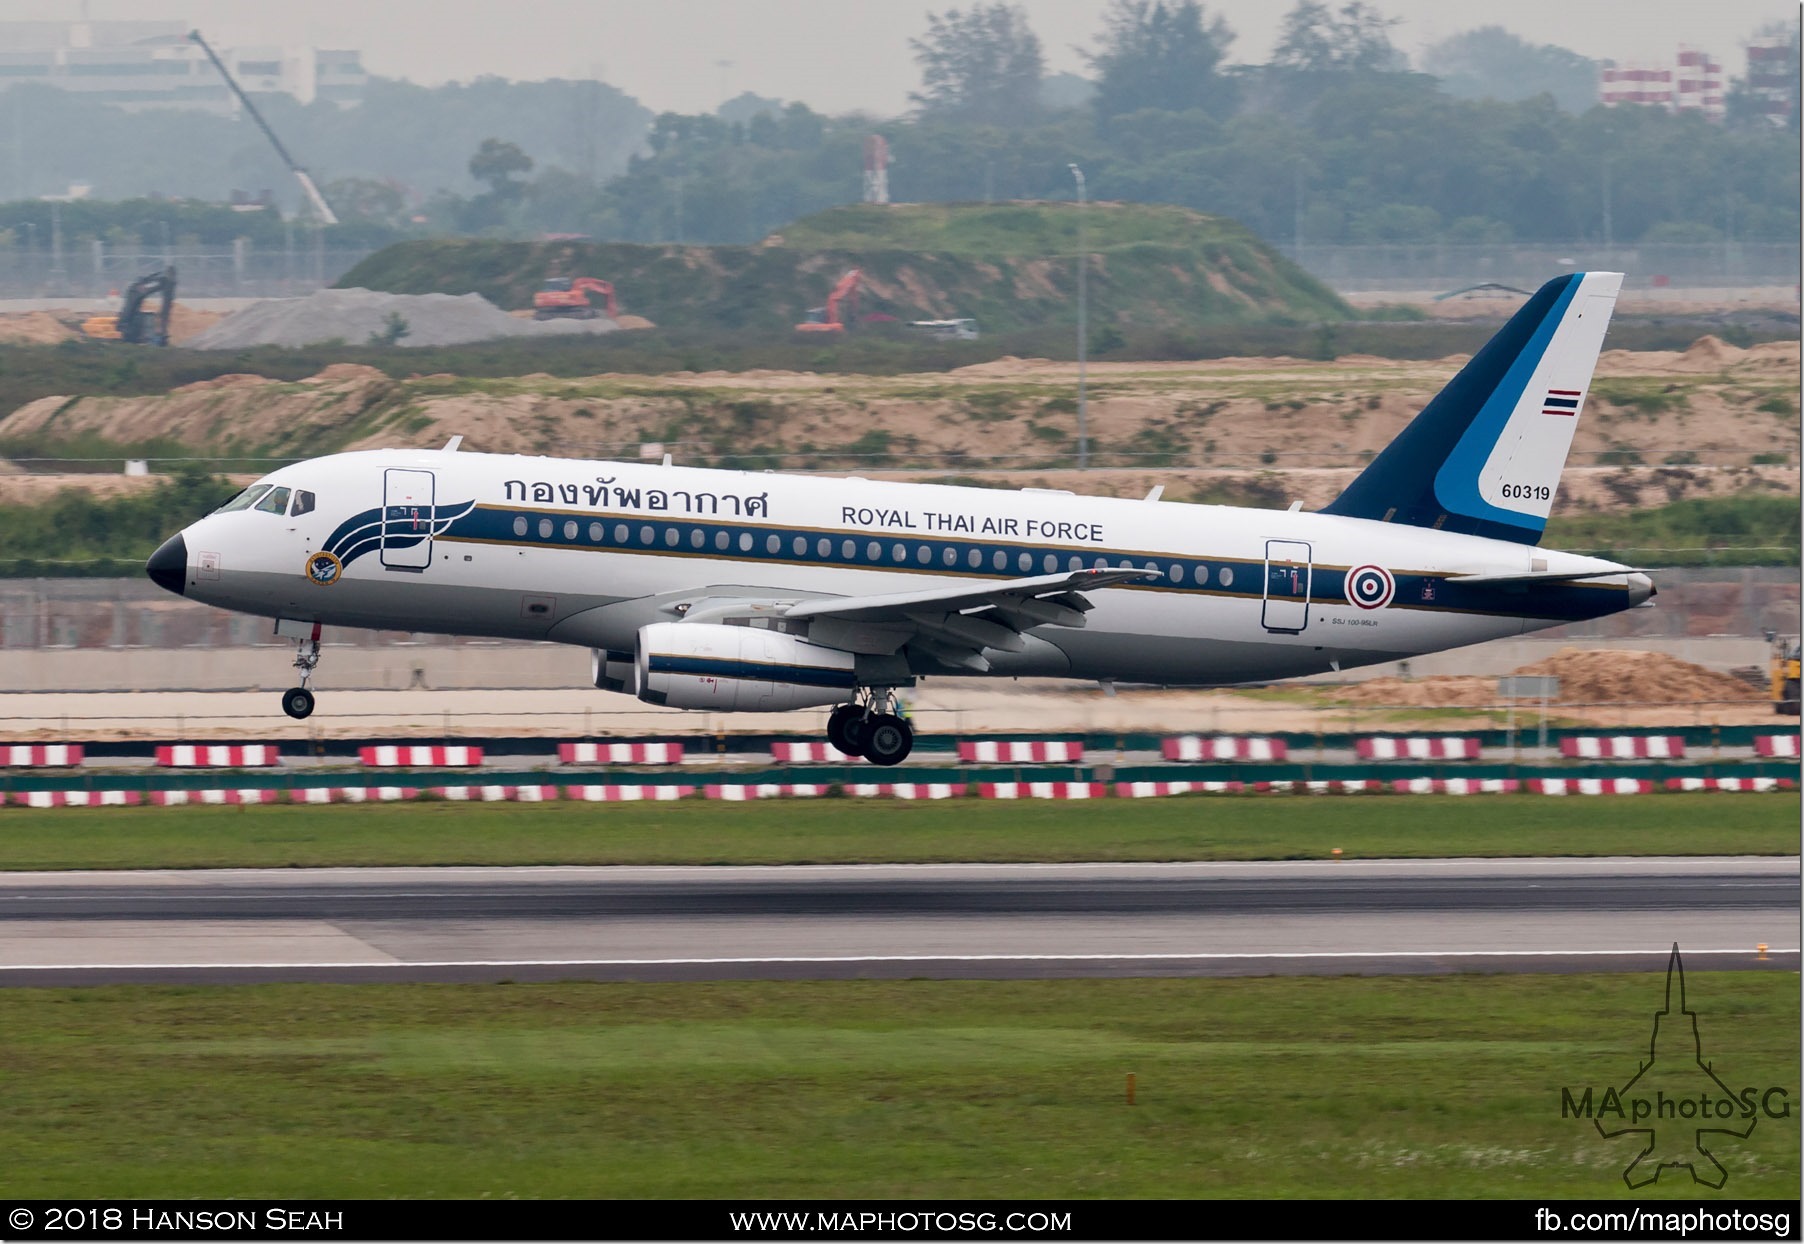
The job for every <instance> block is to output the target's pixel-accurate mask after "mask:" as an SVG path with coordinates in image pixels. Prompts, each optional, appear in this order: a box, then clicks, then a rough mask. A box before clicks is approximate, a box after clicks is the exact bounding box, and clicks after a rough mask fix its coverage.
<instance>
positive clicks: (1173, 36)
mask: <svg viewBox="0 0 1804 1244" xmlns="http://www.w3.org/2000/svg"><path fill="white" fill-rule="evenodd" d="M1233 42H1234V32H1233V30H1232V29H1230V28H1229V26H1228V24H1227V22H1226V21H1224V20H1223V19H1222V18H1221V17H1220V16H1216V17H1213V18H1209V17H1205V15H1204V12H1203V6H1202V5H1201V4H1200V3H1198V0H1169V2H1168V0H1112V3H1111V4H1110V5H1109V8H1108V11H1107V12H1106V13H1105V14H1104V15H1103V34H1102V39H1101V50H1100V51H1098V52H1097V53H1095V54H1094V55H1092V56H1090V57H1089V61H1090V66H1091V68H1093V69H1094V70H1096V73H1097V84H1096V114H1097V116H1098V117H1100V118H1102V119H1103V120H1104V121H1108V120H1110V119H1112V118H1115V117H1118V116H1121V115H1123V114H1125V113H1130V112H1140V111H1142V110H1144V109H1148V108H1157V109H1159V110H1160V111H1163V112H1190V111H1200V112H1205V113H1208V114H1209V115H1211V116H1215V117H1225V116H1227V115H1229V114H1230V113H1232V112H1233V111H1234V105H1235V102H1236V98H1237V94H1238V92H1237V91H1236V89H1235V85H1234V83H1233V81H1232V80H1231V79H1229V78H1227V77H1225V76H1224V75H1223V74H1222V72H1221V65H1222V61H1223V60H1224V59H1226V57H1227V54H1228V47H1229V45H1230V44H1232V43H1233Z"/></svg>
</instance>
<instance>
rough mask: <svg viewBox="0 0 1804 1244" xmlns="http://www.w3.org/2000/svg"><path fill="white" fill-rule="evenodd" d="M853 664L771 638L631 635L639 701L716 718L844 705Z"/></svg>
mask: <svg viewBox="0 0 1804 1244" xmlns="http://www.w3.org/2000/svg"><path fill="white" fill-rule="evenodd" d="M854 660H855V658H854V657H853V656H852V654H851V653H849V652H841V651H840V650H839V649H837V648H823V647H821V646H820V645H819V644H811V643H809V642H808V641H807V640H805V639H798V638H797V637H795V636H794V635H783V634H779V633H778V632H775V631H766V630H759V629H755V628H753V627H749V626H722V625H718V624H716V623H712V622H657V623H654V624H652V625H651V626H647V627H643V628H641V629H640V631H639V669H638V675H639V698H640V699H641V700H644V701H645V702H646V703H647V704H666V705H669V706H670V707H671V708H704V709H714V710H716V711H718V712H723V713H730V712H740V713H779V712H784V711H786V710H788V709H792V708H820V707H824V706H826V705H829V704H845V703H849V702H850V701H851V699H852V692H853V690H854V688H855V687H856V686H857V679H856V677H855V675H854V673H853V662H854Z"/></svg>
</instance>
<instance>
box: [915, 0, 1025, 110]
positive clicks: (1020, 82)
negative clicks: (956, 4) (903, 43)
mask: <svg viewBox="0 0 1804 1244" xmlns="http://www.w3.org/2000/svg"><path fill="white" fill-rule="evenodd" d="M908 46H909V47H910V48H911V49H912V50H913V52H914V57H915V61H916V63H918V64H919V65H920V66H921V87H922V89H921V90H920V91H919V92H918V93H913V94H910V95H909V99H911V100H912V101H914V103H916V104H917V105H919V106H920V110H921V112H922V114H923V115H925V116H932V117H937V118H943V119H946V120H958V121H976V122H981V123H984V124H988V125H1008V126H1018V125H1025V124H1027V123H1029V122H1031V121H1032V120H1034V118H1035V117H1036V116H1037V115H1038V113H1039V110H1040V102H1039V100H1040V80H1041V79H1042V78H1043V77H1044V76H1045V74H1046V57H1045V54H1044V52H1042V50H1041V48H1040V38H1039V36H1038V35H1036V34H1034V32H1033V31H1032V30H1031V29H1030V28H1029V27H1028V24H1027V13H1026V11H1025V10H1023V9H1021V8H1019V7H1018V6H1015V5H1008V4H978V5H974V6H972V7H971V9H969V10H968V11H961V10H959V9H951V10H948V11H947V12H946V13H943V14H939V13H929V14H928V15H927V34H926V36H925V37H924V38H920V39H910V40H909V41H908Z"/></svg>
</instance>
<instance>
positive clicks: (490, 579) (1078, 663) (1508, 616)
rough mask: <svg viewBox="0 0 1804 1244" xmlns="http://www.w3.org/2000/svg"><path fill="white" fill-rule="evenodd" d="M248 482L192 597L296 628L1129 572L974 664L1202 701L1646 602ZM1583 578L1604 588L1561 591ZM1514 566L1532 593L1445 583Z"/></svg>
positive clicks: (611, 469) (380, 463)
mask: <svg viewBox="0 0 1804 1244" xmlns="http://www.w3.org/2000/svg"><path fill="white" fill-rule="evenodd" d="M261 482H262V483H268V484H275V485H280V486H284V487H287V488H290V489H294V490H307V491H309V492H311V493H312V494H314V497H315V498H316V503H315V504H314V508H313V509H312V510H311V511H310V512H308V513H305V514H302V515H299V516H290V515H289V514H287V513H281V514H278V513H270V512H264V511H259V510H255V509H247V510H240V511H235V512H222V513H217V514H214V515H211V516H209V517H207V518H204V519H201V520H200V521H198V522H196V523H194V524H193V525H192V526H190V527H189V528H187V529H186V531H185V532H184V533H183V538H184V540H185V542H186V548H187V563H186V578H185V581H184V585H183V587H182V588H181V589H180V590H182V591H183V592H184V593H185V594H186V595H187V596H189V597H191V598H193V599H196V600H200V601H204V602H206V603H209V604H213V605H218V606H221V607H224V608H227V609H233V610H237V611H241V612H246V613H254V614H262V615H267V616H270V617H275V618H281V619H290V620H294V621H300V622H318V623H322V624H326V625H332V626H352V627H370V628H381V629H396V630H407V631H428V632H440V633H446V634H458V635H485V636H497V637H508V638H517V639H531V640H551V641H555V642H560V643H568V644H574V645H581V646H584V647H589V648H595V649H606V650H616V651H626V652H630V651H631V650H632V648H633V645H634V642H635V637H636V636H637V634H638V632H639V630H640V628H641V627H644V626H647V625H650V624H653V623H658V622H672V621H677V620H679V619H681V618H683V617H685V616H687V615H688V614H689V612H690V611H691V610H693V609H698V608H699V609H702V610H704V611H705V609H706V608H707V604H706V603H705V602H714V601H721V600H733V601H740V602H744V601H753V602H767V603H768V604H769V606H770V607H771V608H773V609H775V610H778V611H780V610H781V608H782V607H783V606H784V605H785V604H788V603H793V602H796V601H800V600H805V599H810V598H821V597H844V596H856V597H864V596H871V595H881V594H886V593H898V592H909V591H917V590H920V589H924V588H925V589H933V588H941V587H946V586H956V585H960V584H970V583H973V582H983V581H991V582H1001V581H1004V580H1008V579H1018V578H1022V577H1026V576H1032V575H1042V574H1053V573H1059V572H1063V571H1065V570H1067V569H1080V568H1088V567H1093V566H1105V565H1106V566H1110V567H1115V566H1123V565H1131V566H1133V567H1136V568H1144V569H1147V570H1151V571H1156V572H1158V573H1159V574H1160V575H1161V578H1160V579H1159V580H1158V581H1157V582H1154V583H1150V584H1147V585H1135V586H1125V587H1112V588H1107V589H1104V590H1098V591H1094V592H1092V593H1090V596H1091V601H1092V603H1093V604H1094V609H1093V610H1092V611H1091V612H1090V613H1089V614H1088V615H1087V618H1086V619H1085V622H1086V625H1084V626H1083V627H1082V628H1081V629H1078V628H1072V627H1052V626H1045V627H1036V628H1034V629H1033V630H1032V631H1031V632H1030V633H1029V634H1028V635H1027V639H1028V643H1027V645H1026V650H1025V651H1021V652H993V653H991V654H989V655H990V664H991V669H992V672H994V673H997V674H1006V675H1046V676H1064V677H1073V678H1083V679H1118V680H1122V681H1129V682H1144V683H1159V684H1171V685H1177V684H1186V685H1198V684H1220V683H1233V682H1242V681H1249V680H1266V679H1273V678H1282V677H1288V676H1295V675H1304V674H1313V673H1320V672H1322V671H1325V670H1329V669H1337V668H1349V667H1352V666H1358V665H1366V664H1371V663H1374V662H1379V661H1386V660H1393V659H1397V658H1401V657H1408V656H1413V655H1417V654H1421V653H1425V652H1431V651H1437V650H1441V649H1446V648H1453V647H1459V646H1463V645H1466V644H1473V643H1478V642H1481V641H1484V640H1488V639H1494V638H1498V637H1501V636H1506V635H1515V634H1520V633H1522V632H1524V631H1529V630H1535V629H1538V628H1541V627H1546V626H1553V625H1557V624H1559V623H1561V622H1565V621H1572V620H1577V619H1579V618H1589V617H1598V616H1602V615H1604V614H1608V613H1614V612H1616V611H1618V610H1621V609H1625V608H1628V607H1630V606H1632V605H1635V604H1638V603H1640V602H1641V601H1643V600H1645V599H1646V598H1647V597H1648V595H1649V594H1650V592H1651V586H1650V585H1649V583H1648V580H1647V579H1646V578H1645V577H1644V576H1642V575H1639V574H1635V573H1632V572H1630V571H1629V570H1628V569H1627V568H1625V567H1621V566H1617V565H1615V564H1613V563H1609V562H1604V561H1599V560H1597V559H1594V558H1586V557H1579V556H1576V555H1572V554H1564V553H1558V552H1551V551H1548V550H1543V549H1539V548H1535V547H1532V546H1528V545H1523V544H1517V543H1512V542H1508V541H1502V540H1490V539H1483V538H1479V537H1474V536H1463V535H1454V534H1450V533H1447V532H1442V531H1435V530H1427V529H1423V528H1419V527H1406V526H1401V525H1393V524H1389V523H1381V522H1376V521H1371V520H1366V519H1355V518H1343V517H1335V516H1329V515H1321V514H1305V513H1301V512H1295V511H1270V510H1251V509H1238V508H1231V507H1225V506H1213V505H1188V504H1180V503H1175V502H1166V501H1128V500H1117V499H1110V498H1101V497H1083V496H1074V495H1070V494H1067V493H1056V492H1045V491H1036V490H1022V491H1001V490H991V489H983V488H954V487H945V486H940V485H930V484H908V483H890V482H879V481H873V480H863V479H856V478H851V479H844V478H825V477H813V476H791V475H778V474H754V473H745V472H734V471H715V470H701V469H694V468H686V467H676V466H658V465H650V464H644V463H620V462H586V461H574V460H566V459H555V458H534V457H521V456H512V455H495V454H478V453H463V452H445V451H427V450H374V451H364V452H354V453H344V454H336V455H332V456H330V457H325V458H318V459H314V460H312V461H308V462H303V463H299V464H296V465H294V466H290V467H284V468H282V469H281V470H279V471H276V472H274V473H272V474H270V475H268V476H266V477H265V478H264V480H263V481H261ZM1586 572H1589V573H1590V574H1592V575H1595V576H1597V577H1595V578H1592V579H1588V580H1585V581H1583V582H1574V581H1573V579H1572V578H1571V576H1575V575H1578V574H1581V573H1586ZM1531 573H1545V574H1546V575H1547V576H1548V581H1547V582H1545V583H1528V584H1522V583H1511V584H1507V585H1497V584H1483V585H1481V584H1475V583H1460V582H1458V581H1457V577H1458V576H1472V575H1489V576H1506V575H1507V576H1526V575H1529V574H1531ZM1558 575H1566V576H1568V577H1567V578H1566V579H1555V578H1554V576H1558ZM698 616H699V615H698ZM914 672H915V673H941V672H951V671H949V670H941V669H936V668H925V667H917V668H916V669H915V670H914Z"/></svg>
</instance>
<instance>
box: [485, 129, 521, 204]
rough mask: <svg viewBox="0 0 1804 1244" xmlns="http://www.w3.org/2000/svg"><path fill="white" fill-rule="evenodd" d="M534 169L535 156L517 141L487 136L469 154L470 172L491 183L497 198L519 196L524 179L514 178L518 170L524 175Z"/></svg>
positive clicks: (490, 191) (491, 191)
mask: <svg viewBox="0 0 1804 1244" xmlns="http://www.w3.org/2000/svg"><path fill="white" fill-rule="evenodd" d="M530 172H532V157H531V156H529V155H527V154H526V153H525V152H524V151H522V150H521V149H520V145H519V144H518V143H509V142H503V141H501V140H500V139H499V138H485V139H483V140H482V145H481V146H480V147H478V148H477V149H476V154H475V155H473V156H471V157H470V176H472V177H474V178H475V179H476V180H477V181H480V182H485V183H487V185H488V188H489V193H490V194H492V195H493V196H495V198H497V199H512V198H517V197H518V196H519V194H520V190H521V187H522V186H523V184H524V183H522V182H517V181H515V180H514V175H515V174H516V173H517V174H519V175H521V176H525V175H526V174H527V173H530Z"/></svg>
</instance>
